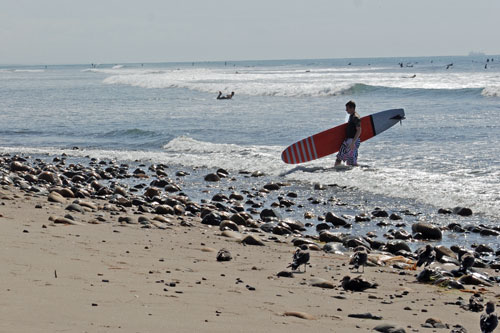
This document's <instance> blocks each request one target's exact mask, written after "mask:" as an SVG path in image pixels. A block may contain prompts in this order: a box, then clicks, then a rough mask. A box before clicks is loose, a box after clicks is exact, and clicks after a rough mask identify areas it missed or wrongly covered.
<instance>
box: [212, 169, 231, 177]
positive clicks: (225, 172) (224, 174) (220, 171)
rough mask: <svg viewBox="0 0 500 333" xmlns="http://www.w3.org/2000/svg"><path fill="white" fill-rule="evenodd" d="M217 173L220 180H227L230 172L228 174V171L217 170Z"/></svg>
mask: <svg viewBox="0 0 500 333" xmlns="http://www.w3.org/2000/svg"><path fill="white" fill-rule="evenodd" d="M215 173H216V174H217V176H219V177H220V178H227V177H228V176H229V172H227V170H224V169H222V168H219V169H217V171H216V172H215Z"/></svg>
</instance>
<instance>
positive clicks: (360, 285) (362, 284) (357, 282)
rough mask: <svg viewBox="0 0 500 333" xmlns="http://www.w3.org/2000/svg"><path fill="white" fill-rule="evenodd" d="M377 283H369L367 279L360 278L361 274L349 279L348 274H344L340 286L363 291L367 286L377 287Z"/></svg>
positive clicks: (345, 288)
mask: <svg viewBox="0 0 500 333" xmlns="http://www.w3.org/2000/svg"><path fill="white" fill-rule="evenodd" d="M377 287H378V284H377V283H371V282H368V281H365V280H363V279H362V278H361V276H357V277H355V278H354V279H351V277H350V276H348V275H346V276H344V278H343V279H342V288H344V290H346V291H347V290H351V291H365V290H366V289H368V288H377Z"/></svg>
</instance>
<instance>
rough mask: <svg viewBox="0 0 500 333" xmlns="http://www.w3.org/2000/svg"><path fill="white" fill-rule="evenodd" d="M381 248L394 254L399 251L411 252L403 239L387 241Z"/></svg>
mask: <svg viewBox="0 0 500 333" xmlns="http://www.w3.org/2000/svg"><path fill="white" fill-rule="evenodd" d="M383 250H385V251H387V252H390V253H392V254H396V253H397V252H399V251H407V252H411V249H410V247H409V246H408V244H406V242H403V241H389V242H387V244H385V246H384V247H383Z"/></svg>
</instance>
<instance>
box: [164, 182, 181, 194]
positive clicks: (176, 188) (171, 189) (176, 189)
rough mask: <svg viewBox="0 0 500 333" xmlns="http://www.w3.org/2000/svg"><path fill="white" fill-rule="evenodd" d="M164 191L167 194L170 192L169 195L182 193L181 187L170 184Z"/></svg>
mask: <svg viewBox="0 0 500 333" xmlns="http://www.w3.org/2000/svg"><path fill="white" fill-rule="evenodd" d="M163 189H164V190H165V192H168V193H174V192H180V191H181V188H180V186H179V185H177V184H168V185H167V186H165V187H164V188H163Z"/></svg>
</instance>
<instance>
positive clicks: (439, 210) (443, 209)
mask: <svg viewBox="0 0 500 333" xmlns="http://www.w3.org/2000/svg"><path fill="white" fill-rule="evenodd" d="M451 213H452V211H451V210H450V209H447V208H439V209H438V214H451Z"/></svg>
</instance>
